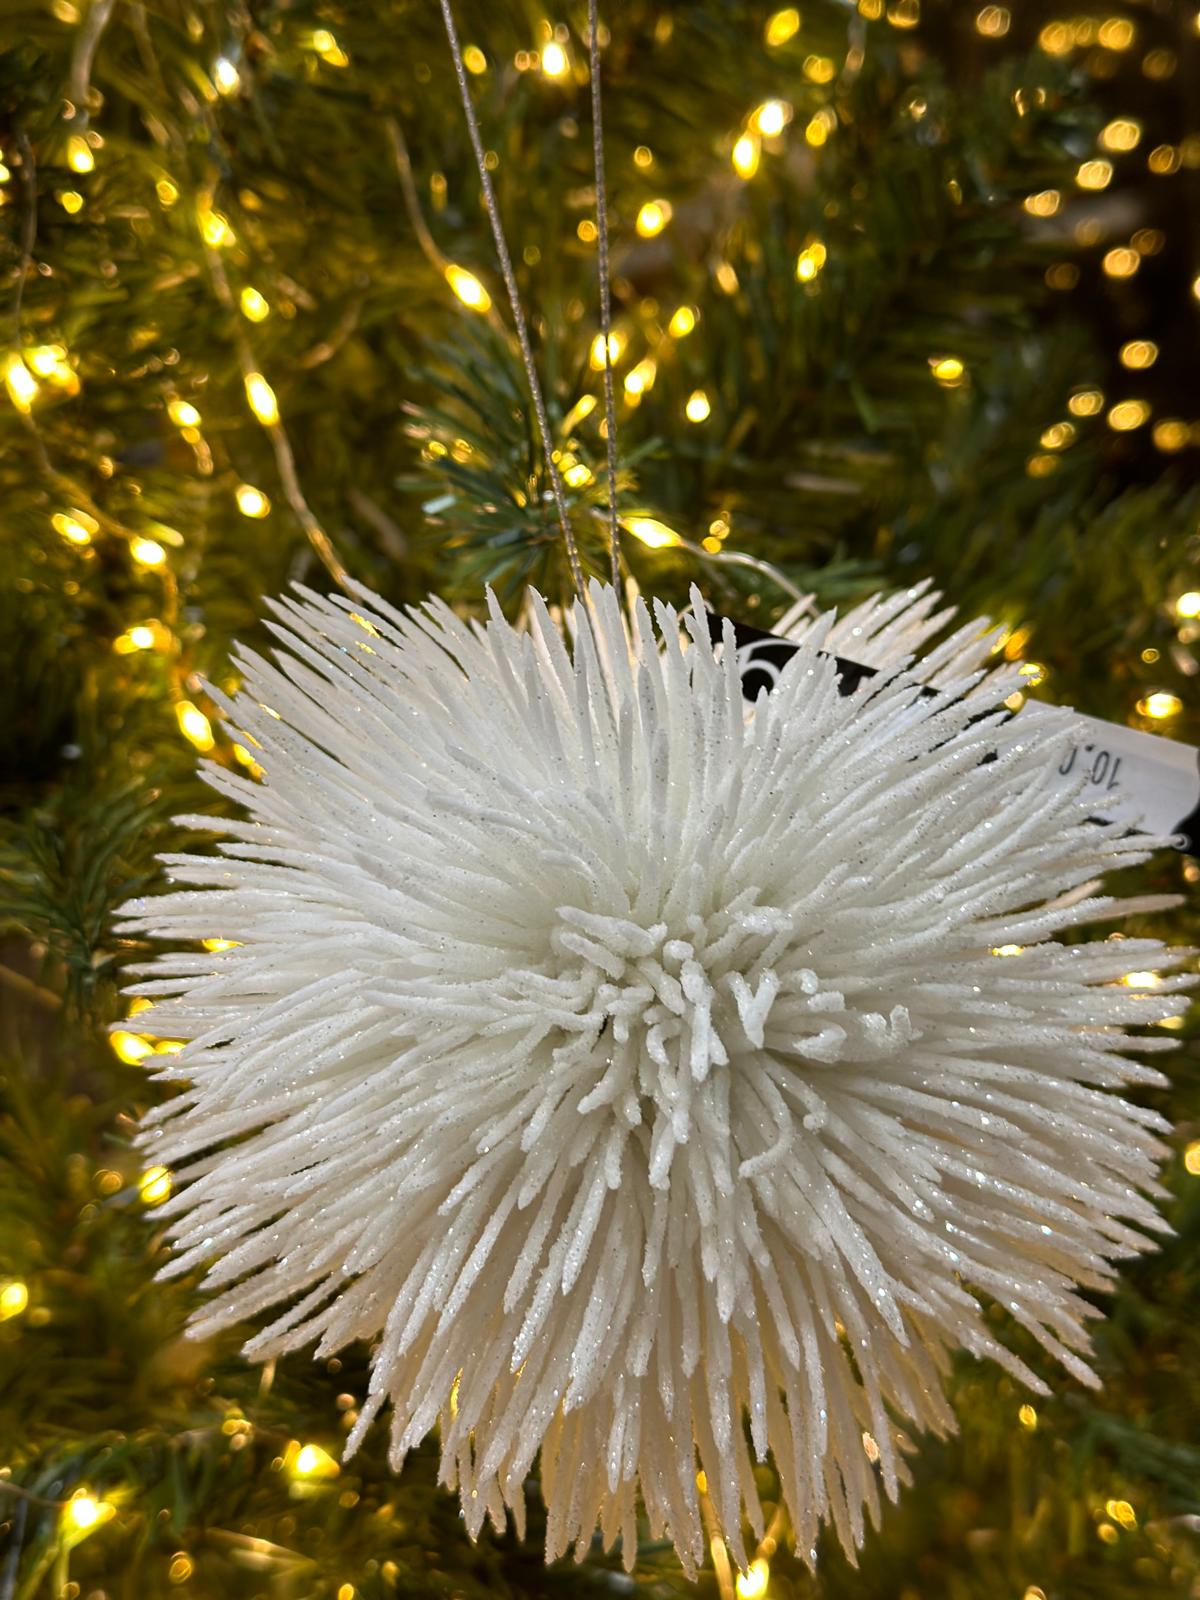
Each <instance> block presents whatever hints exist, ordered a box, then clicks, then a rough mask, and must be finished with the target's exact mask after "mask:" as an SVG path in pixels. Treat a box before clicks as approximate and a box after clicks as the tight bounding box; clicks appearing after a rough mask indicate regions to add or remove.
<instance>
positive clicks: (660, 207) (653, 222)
mask: <svg viewBox="0 0 1200 1600" xmlns="http://www.w3.org/2000/svg"><path fill="white" fill-rule="evenodd" d="M670 220H671V202H670V201H669V200H647V201H646V203H645V205H644V206H643V207H642V208H641V210H640V211H639V212H638V214H637V223H636V227H637V231H638V232H639V233H640V234H641V236H642V238H643V239H653V238H654V236H655V234H657V233H661V232H662V231H663V229H664V228H665V227H666V225H667V223H668V222H670Z"/></svg>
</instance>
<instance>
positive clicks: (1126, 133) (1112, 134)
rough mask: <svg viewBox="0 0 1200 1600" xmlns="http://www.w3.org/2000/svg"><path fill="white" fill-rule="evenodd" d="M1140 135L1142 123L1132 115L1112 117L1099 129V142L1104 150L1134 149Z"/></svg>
mask: <svg viewBox="0 0 1200 1600" xmlns="http://www.w3.org/2000/svg"><path fill="white" fill-rule="evenodd" d="M1141 137H1142V125H1141V123H1140V122H1135V121H1134V120H1133V118H1132V117H1114V118H1113V120H1112V121H1111V122H1110V123H1107V124H1106V125H1105V126H1104V127H1103V128H1102V129H1101V130H1100V143H1101V144H1102V145H1103V147H1104V149H1105V150H1119V151H1124V150H1136V149H1137V146H1138V144H1139V142H1140V140H1141Z"/></svg>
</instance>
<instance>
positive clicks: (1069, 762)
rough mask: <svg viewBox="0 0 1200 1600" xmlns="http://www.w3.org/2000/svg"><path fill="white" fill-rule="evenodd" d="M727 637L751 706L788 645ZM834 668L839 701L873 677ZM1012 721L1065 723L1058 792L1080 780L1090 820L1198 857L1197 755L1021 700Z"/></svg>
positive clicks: (769, 637)
mask: <svg viewBox="0 0 1200 1600" xmlns="http://www.w3.org/2000/svg"><path fill="white" fill-rule="evenodd" d="M722 623H723V619H722V618H720V617H718V616H715V615H714V614H713V613H711V612H710V613H709V627H710V630H711V633H712V638H713V641H714V643H716V642H719V641H720V639H721V634H722ZM733 632H734V639H735V640H736V643H737V655H738V665H739V668H740V671H741V674H742V686H743V689H744V691H745V693H746V696H747V698H748V699H751V700H753V699H754V698H755V697H756V696H757V695H758V693H759V692H760V690H762V689H763V688H766V689H767V690H768V691H769V690H771V689H772V688H774V686H775V684H776V682H777V681H778V678H779V674H780V672H781V671H782V670H783V668H784V666H785V665H786V663H787V661H788V659H789V657H791V656H792V655H794V654H795V650H796V646H795V645H794V644H792V643H791V641H790V640H788V639H781V638H779V636H778V635H777V634H773V633H764V632H763V631H762V630H761V629H760V628H754V627H751V626H750V625H749V624H748V623H744V622H735V623H734V624H733ZM837 663H838V668H839V670H840V673H841V687H842V693H843V694H852V693H853V692H854V690H855V689H857V687H858V686H859V684H860V683H862V682H863V680H864V679H866V678H873V677H874V676H875V675H876V671H877V669H876V668H875V667H868V666H864V665H863V664H862V662H859V661H853V660H850V659H848V658H847V657H846V656H844V655H841V654H839V655H838V657H837ZM1017 715H1018V716H1019V717H1022V718H1029V719H1031V720H1032V719H1034V718H1038V717H1049V716H1052V717H1057V718H1060V719H1061V718H1063V717H1068V718H1070V723H1071V731H1070V733H1068V734H1065V735H1064V738H1063V742H1062V744H1061V746H1059V747H1058V748H1059V755H1058V771H1059V773H1060V775H1061V777H1062V781H1063V783H1064V785H1065V784H1069V783H1073V782H1077V781H1078V780H1079V778H1080V777H1086V779H1087V781H1086V783H1085V785H1084V788H1083V796H1084V798H1085V799H1094V800H1095V802H1096V806H1097V816H1104V817H1118V818H1120V819H1122V820H1123V821H1127V822H1128V823H1129V824H1130V826H1131V827H1136V828H1140V829H1142V830H1143V831H1145V832H1147V833H1153V834H1165V835H1171V836H1173V837H1175V838H1177V839H1178V840H1179V843H1180V845H1181V846H1182V848H1183V849H1185V850H1187V851H1188V852H1189V853H1190V854H1192V855H1200V750H1197V749H1195V748H1194V746H1192V745H1188V744H1180V743H1179V742H1178V741H1177V740H1174V739H1163V738H1160V737H1159V736H1158V735H1156V734H1153V733H1139V732H1138V731H1137V730H1136V729H1134V728H1126V727H1123V726H1121V725H1120V724H1119V723H1115V722H1101V721H1100V720H1099V719H1098V718H1097V717H1085V716H1082V715H1080V714H1079V713H1077V712H1071V711H1067V710H1066V709H1065V708H1063V707H1060V706H1049V705H1044V704H1042V703H1040V702H1039V701H1036V700H1030V701H1027V702H1026V704H1025V706H1024V707H1023V708H1022V709H1021V711H1020V712H1018V713H1017ZM1101 800H1103V801H1104V802H1105V804H1104V805H1103V806H1101V805H1100V801H1101Z"/></svg>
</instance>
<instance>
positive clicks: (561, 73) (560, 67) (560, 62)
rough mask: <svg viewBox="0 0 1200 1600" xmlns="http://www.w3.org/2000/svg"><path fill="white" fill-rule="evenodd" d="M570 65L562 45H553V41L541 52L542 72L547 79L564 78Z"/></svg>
mask: <svg viewBox="0 0 1200 1600" xmlns="http://www.w3.org/2000/svg"><path fill="white" fill-rule="evenodd" d="M570 65H571V63H570V62H569V61H568V60H567V52H566V51H565V50H564V49H563V47H562V45H560V44H555V43H554V41H553V40H551V42H550V43H549V44H548V45H547V46H546V48H545V49H544V50H543V51H542V71H543V72H544V73H545V74H546V76H547V77H548V78H564V77H566V75H567V72H568V70H569V68H570Z"/></svg>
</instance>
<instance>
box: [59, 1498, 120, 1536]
mask: <svg viewBox="0 0 1200 1600" xmlns="http://www.w3.org/2000/svg"><path fill="white" fill-rule="evenodd" d="M62 1515H64V1518H66V1522H67V1525H69V1526H70V1531H72V1533H75V1534H82V1533H91V1530H93V1528H99V1525H101V1523H102V1522H107V1520H109V1517H112V1506H109V1504H107V1502H106V1501H98V1499H96V1498H94V1496H91V1494H88V1493H86V1491H85V1490H80V1491H78V1493H77V1494H74V1496H72V1499H69V1501H67V1506H66V1510H64V1512H62Z"/></svg>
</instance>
